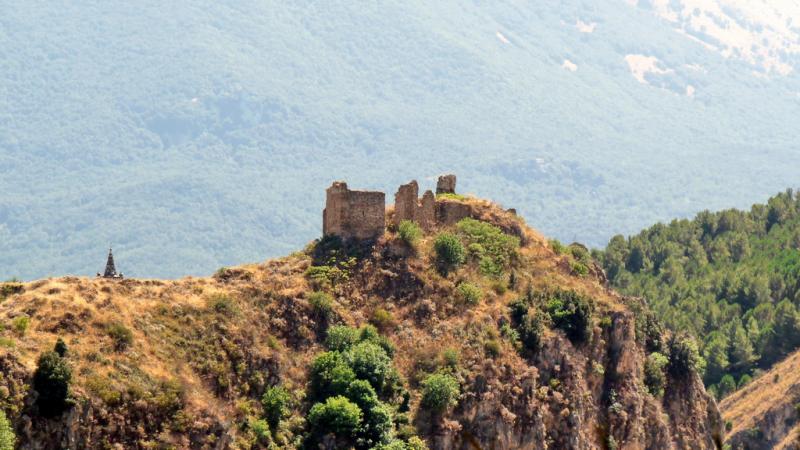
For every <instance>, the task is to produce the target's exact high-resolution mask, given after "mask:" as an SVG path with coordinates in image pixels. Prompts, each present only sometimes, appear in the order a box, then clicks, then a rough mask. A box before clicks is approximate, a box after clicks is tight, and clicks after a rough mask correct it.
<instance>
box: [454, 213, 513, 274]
mask: <svg viewBox="0 0 800 450" xmlns="http://www.w3.org/2000/svg"><path fill="white" fill-rule="evenodd" d="M456 228H457V230H458V233H459V234H460V235H461V236H463V237H464V239H465V241H466V242H467V245H468V248H469V249H470V255H471V257H472V258H474V259H477V260H478V267H479V269H480V271H481V273H483V274H484V275H488V276H494V277H499V276H500V275H502V274H503V272H504V271H505V269H506V268H507V267H508V266H509V265H510V264H511V262H512V261H513V259H514V258H515V257H516V254H517V249H518V248H519V238H517V237H516V236H510V235H508V234H505V233H503V230H501V229H500V228H498V227H496V226H494V225H492V224H490V223H487V222H482V221H480V220H475V219H472V218H466V219H462V220H461V221H459V222H458V224H457V225H456Z"/></svg>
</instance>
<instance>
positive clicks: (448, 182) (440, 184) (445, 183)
mask: <svg viewBox="0 0 800 450" xmlns="http://www.w3.org/2000/svg"><path fill="white" fill-rule="evenodd" d="M455 193H456V176H455V175H453V174H448V175H442V176H440V177H439V180H438V181H437V182H436V195H439V194H455Z"/></svg>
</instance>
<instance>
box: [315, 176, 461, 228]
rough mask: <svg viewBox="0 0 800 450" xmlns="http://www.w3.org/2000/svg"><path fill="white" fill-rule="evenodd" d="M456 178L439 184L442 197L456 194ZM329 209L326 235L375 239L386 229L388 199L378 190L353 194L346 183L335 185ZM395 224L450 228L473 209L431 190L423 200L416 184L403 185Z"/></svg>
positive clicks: (325, 219)
mask: <svg viewBox="0 0 800 450" xmlns="http://www.w3.org/2000/svg"><path fill="white" fill-rule="evenodd" d="M455 190H456V176H455V175H442V176H441V177H439V180H438V182H437V183H436V191H437V193H439V194H444V193H446V194H455ZM326 194H327V195H326V201H325V209H324V210H323V212H322V230H323V234H324V235H326V236H327V235H336V236H339V237H341V238H344V239H364V240H366V239H375V238H377V237H379V236H381V235H382V234H383V232H384V229H385V228H386V196H385V194H384V193H383V192H376V191H351V190H350V189H348V188H347V184H346V183H344V182H342V181H337V182H334V183H333V184H332V185H331V187H329V188H328V189H327V191H326ZM394 200H395V208H394V218H393V223H394V224H395V225H399V224H400V222H402V221H403V220H411V221H414V222H417V223H418V224H419V225H420V227H421V228H422V229H423V230H425V231H431V230H433V229H434V228H435V227H437V226H447V225H453V224H455V223H457V222H458V221H459V220H461V219H463V218H465V217H469V216H470V214H471V213H472V208H471V207H470V206H469V205H468V204H465V203H462V202H460V201H458V200H452V199H442V200H438V201H437V200H436V196H434V195H433V192H431V191H430V190H428V191H425V193H424V194H423V195H422V198H419V185H418V184H417V182H416V181H411V182H410V183H408V184H404V185H402V186H400V188H399V189H398V190H397V193H396V194H395V196H394Z"/></svg>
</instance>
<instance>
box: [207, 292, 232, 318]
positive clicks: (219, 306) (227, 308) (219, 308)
mask: <svg viewBox="0 0 800 450" xmlns="http://www.w3.org/2000/svg"><path fill="white" fill-rule="evenodd" d="M206 304H207V305H208V307H209V308H210V309H212V310H213V311H215V312H217V313H219V314H222V315H225V316H233V315H236V314H238V313H239V308H238V307H237V306H236V303H235V302H234V301H233V299H231V298H230V297H228V296H227V295H226V294H222V293H216V294H212V295H210V296H209V297H208V299H207V300H206Z"/></svg>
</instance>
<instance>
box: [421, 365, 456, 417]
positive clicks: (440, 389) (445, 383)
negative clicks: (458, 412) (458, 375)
mask: <svg viewBox="0 0 800 450" xmlns="http://www.w3.org/2000/svg"><path fill="white" fill-rule="evenodd" d="M460 390H461V389H460V387H459V385H458V381H456V379H455V378H453V377H452V376H451V375H448V374H444V373H437V374H433V375H428V377H427V378H425V380H424V381H423V382H422V406H424V407H425V408H428V409H430V410H431V411H433V412H436V413H441V412H444V411H445V410H447V408H449V407H451V406H455V405H456V404H457V403H458V396H459V395H460Z"/></svg>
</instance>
